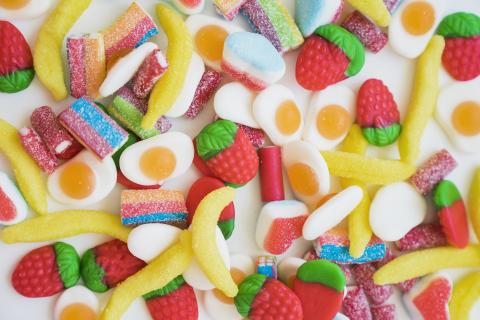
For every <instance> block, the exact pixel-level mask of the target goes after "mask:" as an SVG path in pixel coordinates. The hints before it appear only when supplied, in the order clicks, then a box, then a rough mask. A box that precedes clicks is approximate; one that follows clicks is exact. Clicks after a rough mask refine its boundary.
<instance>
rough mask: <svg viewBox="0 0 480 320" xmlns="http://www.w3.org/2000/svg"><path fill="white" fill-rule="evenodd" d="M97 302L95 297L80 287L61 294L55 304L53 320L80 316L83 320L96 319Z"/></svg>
mask: <svg viewBox="0 0 480 320" xmlns="http://www.w3.org/2000/svg"><path fill="white" fill-rule="evenodd" d="M98 307H99V302H98V298H97V296H96V295H95V294H94V293H93V292H92V291H90V290H89V289H87V288H85V287H84V286H82V285H77V286H74V287H71V288H69V289H67V290H65V291H64V292H62V293H61V294H60V296H59V298H58V299H57V301H56V302H55V307H54V309H53V319H56V320H57V319H62V317H63V318H65V317H72V316H77V315H81V316H83V317H84V318H83V319H92V318H93V319H98V315H99V310H98V309H99V308H98Z"/></svg>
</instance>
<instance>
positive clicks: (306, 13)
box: [295, 0, 344, 37]
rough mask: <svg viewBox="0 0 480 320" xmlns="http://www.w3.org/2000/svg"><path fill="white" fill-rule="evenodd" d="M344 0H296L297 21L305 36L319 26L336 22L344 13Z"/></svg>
mask: <svg viewBox="0 0 480 320" xmlns="http://www.w3.org/2000/svg"><path fill="white" fill-rule="evenodd" d="M343 7H344V1H343V0H296V1H295V23H296V24H297V26H298V28H299V29H300V31H301V32H302V34H303V36H304V37H308V36H310V35H312V33H313V32H314V31H315V29H317V28H318V27H320V26H322V25H325V24H328V23H334V22H336V21H337V19H338V18H339V17H340V15H341V14H342V11H343Z"/></svg>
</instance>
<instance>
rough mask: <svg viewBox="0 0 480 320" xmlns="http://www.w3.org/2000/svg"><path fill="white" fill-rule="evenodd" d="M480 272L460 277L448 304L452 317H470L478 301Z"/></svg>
mask: <svg viewBox="0 0 480 320" xmlns="http://www.w3.org/2000/svg"><path fill="white" fill-rule="evenodd" d="M479 287H480V272H478V271H474V272H471V273H468V274H467V275H466V276H464V277H462V278H460V279H459V280H457V281H456V282H455V286H454V287H453V292H452V299H451V300H450V303H449V305H448V307H449V311H450V317H451V319H465V320H466V319H468V318H470V314H471V311H472V308H474V306H475V304H476V303H477V302H478V296H479V292H480V290H479V289H480V288H479Z"/></svg>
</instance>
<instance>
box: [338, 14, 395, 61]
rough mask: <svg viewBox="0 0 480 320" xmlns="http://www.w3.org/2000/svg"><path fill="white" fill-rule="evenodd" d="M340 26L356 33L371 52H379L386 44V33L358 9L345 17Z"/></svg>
mask: <svg viewBox="0 0 480 320" xmlns="http://www.w3.org/2000/svg"><path fill="white" fill-rule="evenodd" d="M342 27H344V28H345V29H347V30H348V31H350V32H351V33H353V34H354V35H356V36H357V37H358V38H359V39H360V41H361V42H362V44H363V45H364V46H365V48H367V49H368V50H370V51H372V52H373V53H377V52H379V51H380V50H382V49H383V47H385V45H386V44H387V41H388V36H387V34H386V33H385V32H383V31H382V29H380V28H379V27H377V26H376V25H375V24H374V23H373V22H371V21H370V20H369V19H368V18H366V17H365V16H364V15H362V14H361V13H360V12H358V11H354V12H352V13H351V14H350V15H349V16H348V17H347V18H345V20H344V21H343V22H342Z"/></svg>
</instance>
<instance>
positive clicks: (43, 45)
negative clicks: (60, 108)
mask: <svg viewBox="0 0 480 320" xmlns="http://www.w3.org/2000/svg"><path fill="white" fill-rule="evenodd" d="M91 2H92V0H61V1H60V3H59V4H58V5H57V7H56V8H55V10H53V12H52V13H51V14H50V16H49V17H48V18H47V20H45V22H44V23H43V25H42V27H41V28H40V31H39V32H38V38H37V42H36V43H35V50H34V51H33V63H34V67H35V72H36V73H37V76H38V79H40V81H41V82H42V83H43V85H44V86H45V87H46V88H47V89H48V90H49V91H50V92H51V93H52V95H53V97H54V98H55V99H56V100H63V99H65V98H66V97H67V87H66V86H65V80H64V78H63V61H62V45H63V38H65V35H66V34H67V32H68V30H70V28H71V27H72V26H73V25H74V24H75V22H76V21H77V20H78V18H80V16H81V15H82V13H83V12H84V11H85V10H86V9H87V8H88V6H89V5H90V3H91Z"/></svg>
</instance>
